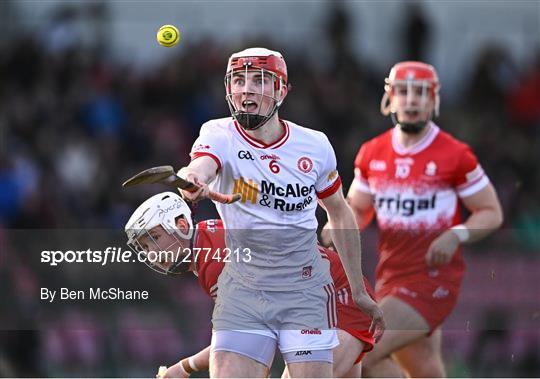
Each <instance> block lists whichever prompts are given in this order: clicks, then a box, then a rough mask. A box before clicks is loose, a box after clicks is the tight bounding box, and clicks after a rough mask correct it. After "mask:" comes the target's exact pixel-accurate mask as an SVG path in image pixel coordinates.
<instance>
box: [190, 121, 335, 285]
mask: <svg viewBox="0 0 540 379" xmlns="http://www.w3.org/2000/svg"><path fill="white" fill-rule="evenodd" d="M281 122H282V124H283V125H284V129H285V131H284V133H283V135H282V136H281V137H280V138H279V139H278V140H277V141H275V142H274V143H272V144H270V145H266V144H264V143H263V142H261V141H258V140H256V139H254V138H252V137H251V136H249V135H248V134H247V133H246V132H245V131H244V129H242V127H241V126H240V125H238V124H237V123H236V121H234V119H233V118H231V117H228V118H223V119H218V120H211V121H208V122H207V123H205V124H204V125H203V126H202V128H201V131H200V136H199V138H198V139H197V140H196V141H195V143H194V144H193V148H192V151H191V158H192V159H197V158H198V157H200V156H204V155H207V156H210V157H211V158H213V159H214V160H215V161H216V163H217V165H218V168H219V172H218V175H217V178H216V179H215V180H214V181H213V182H212V183H210V188H211V189H212V190H215V191H219V192H223V193H241V194H242V198H241V200H240V201H238V202H236V203H234V204H230V205H224V204H220V203H215V204H216V207H217V210H218V212H219V214H220V216H221V218H222V219H223V222H224V224H225V229H226V235H227V237H226V241H227V247H228V248H230V249H231V250H232V253H233V254H232V255H231V259H230V263H229V264H227V265H226V267H225V269H226V270H227V271H228V272H229V274H230V275H232V276H233V277H234V278H236V279H238V280H239V281H241V282H242V283H244V284H245V285H246V286H249V287H251V288H254V289H261V290H276V291H283V290H292V289H295V290H296V289H304V288H309V287H312V286H316V285H320V284H322V283H325V282H329V281H330V280H331V279H330V275H329V272H328V268H327V267H325V266H324V263H323V262H322V260H321V256H320V253H319V252H318V249H317V236H316V230H317V220H316V218H315V210H316V208H317V198H325V197H327V196H330V195H332V194H334V193H335V192H336V191H337V190H338V189H339V188H340V185H341V179H340V177H339V175H338V173H337V170H336V157H335V154H334V150H333V148H332V146H331V145H330V142H329V141H328V138H327V137H326V136H325V135H324V134H323V133H321V132H318V131H314V130H311V129H307V128H304V127H301V126H299V125H296V124H294V123H292V122H289V121H281ZM248 252H249V256H248ZM237 253H239V254H240V255H239V258H237V256H236V255H235V254H237Z"/></svg>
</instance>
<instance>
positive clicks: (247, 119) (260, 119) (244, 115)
mask: <svg viewBox="0 0 540 379" xmlns="http://www.w3.org/2000/svg"><path fill="white" fill-rule="evenodd" d="M272 116H273V115H272ZM270 117H271V116H270ZM270 117H268V116H262V115H260V114H253V113H249V112H242V111H238V112H235V113H234V118H235V119H236V121H238V123H239V124H240V125H242V128H244V129H245V130H257V129H259V128H260V127H261V126H263V125H264V124H265V123H266V121H268V120H270Z"/></svg>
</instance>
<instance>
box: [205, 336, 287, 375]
mask: <svg viewBox="0 0 540 379" xmlns="http://www.w3.org/2000/svg"><path fill="white" fill-rule="evenodd" d="M258 333H259V332H258V331H255V332H253V333H251V332H247V331H232V330H217V331H213V332H212V344H211V350H210V377H211V378H229V377H257V378H262V377H267V376H268V372H269V369H270V366H271V365H272V361H273V359H274V353H275V349H276V346H277V342H276V340H275V338H272V337H269V336H265V335H261V334H258Z"/></svg>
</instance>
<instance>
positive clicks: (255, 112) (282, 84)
mask: <svg viewBox="0 0 540 379" xmlns="http://www.w3.org/2000/svg"><path fill="white" fill-rule="evenodd" d="M224 82H225V91H226V100H227V104H228V105H229V109H230V111H231V115H232V117H233V118H234V119H235V120H236V121H237V122H238V123H239V124H240V125H241V126H242V127H243V128H244V129H246V130H255V129H258V128H260V127H261V126H262V125H264V124H265V123H266V122H267V121H268V120H270V119H271V118H272V117H273V116H274V115H275V114H276V112H277V110H278V109H279V107H280V106H281V104H282V103H283V99H284V98H285V96H284V95H283V96H282V94H281V92H282V91H285V95H286V93H287V92H286V91H287V67H286V65H285V60H284V59H283V57H282V56H281V54H279V53H278V52H275V51H271V50H267V49H262V48H251V49H247V50H244V51H241V52H239V53H235V54H233V55H232V56H231V57H230V58H229V63H228V66H227V73H226V74H225V80H224Z"/></svg>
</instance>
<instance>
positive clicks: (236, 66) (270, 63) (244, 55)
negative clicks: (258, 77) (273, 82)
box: [227, 47, 287, 85]
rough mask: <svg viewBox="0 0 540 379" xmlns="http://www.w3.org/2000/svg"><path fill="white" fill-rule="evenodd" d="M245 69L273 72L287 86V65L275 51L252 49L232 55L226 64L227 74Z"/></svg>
mask: <svg viewBox="0 0 540 379" xmlns="http://www.w3.org/2000/svg"><path fill="white" fill-rule="evenodd" d="M246 67H251V68H254V69H263V70H268V71H271V72H273V73H274V74H276V75H277V77H278V78H279V79H281V80H282V81H283V83H284V84H285V85H286V84H287V65H286V64H285V60H284V59H283V56H282V55H281V54H280V53H278V52H277V51H272V50H268V49H264V48H261V47H253V48H250V49H246V50H243V51H240V52H238V53H234V54H233V55H231V56H230V58H229V63H228V64H227V74H228V73H230V72H231V71H237V70H245V69H246Z"/></svg>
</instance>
